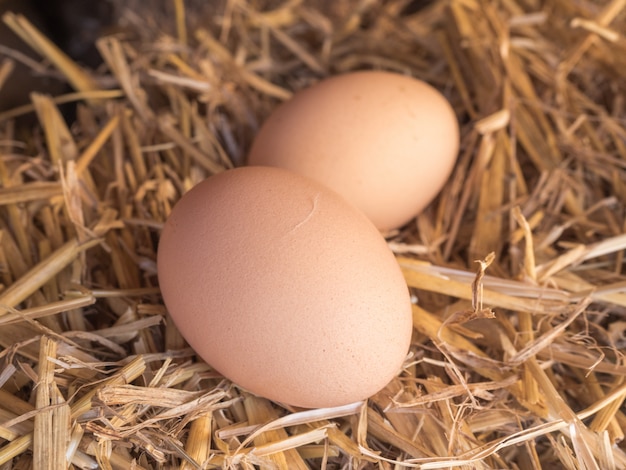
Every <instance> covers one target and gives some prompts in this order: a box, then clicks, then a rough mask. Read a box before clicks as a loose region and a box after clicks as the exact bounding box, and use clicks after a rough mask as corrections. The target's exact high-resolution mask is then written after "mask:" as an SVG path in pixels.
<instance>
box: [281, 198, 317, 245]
mask: <svg viewBox="0 0 626 470" xmlns="http://www.w3.org/2000/svg"><path fill="white" fill-rule="evenodd" d="M320 196H321V194H320V193H317V194H316V195H315V197H314V198H313V207H311V210H310V211H309V213H308V214H307V215H306V217H305V218H304V219H302V220H301V221H300V222H298V223H297V224H296V225H295V226H294V227H293V228H292V229H291V230H289V233H288V234H289V235H290V234H292V233H294V232H295V231H296V230H298V229H299V228H300V227H302V226H303V225H304V224H306V223H307V222H308V221H309V220H311V217H313V214H314V213H315V211H316V210H317V205H318V201H319V198H320Z"/></svg>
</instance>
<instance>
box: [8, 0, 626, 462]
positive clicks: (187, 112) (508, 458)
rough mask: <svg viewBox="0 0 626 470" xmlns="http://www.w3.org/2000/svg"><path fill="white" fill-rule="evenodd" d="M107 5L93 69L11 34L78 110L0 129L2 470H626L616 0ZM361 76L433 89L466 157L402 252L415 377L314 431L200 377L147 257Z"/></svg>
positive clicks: (405, 234)
mask: <svg viewBox="0 0 626 470" xmlns="http://www.w3.org/2000/svg"><path fill="white" fill-rule="evenodd" d="M117 3H118V5H117V7H118V26H117V29H116V33H115V34H113V35H111V36H109V37H105V38H102V39H100V41H99V42H98V49H99V51H100V53H101V55H102V57H103V59H104V62H105V64H104V66H103V67H101V68H100V69H98V70H97V71H96V70H84V69H82V68H80V67H79V66H78V65H77V64H75V63H74V62H72V60H71V59H69V58H68V57H67V56H66V55H65V54H63V53H62V52H61V51H60V50H58V49H57V48H55V47H54V46H53V45H52V44H51V43H50V42H49V41H48V40H47V39H46V38H45V36H43V35H41V34H40V33H38V32H37V31H36V30H35V29H34V27H33V26H32V25H31V24H30V23H29V22H28V21H27V20H26V19H25V18H23V17H20V16H16V15H11V14H9V15H5V17H4V20H5V22H7V23H8V24H9V25H10V26H11V27H12V28H14V29H16V31H18V32H19V34H20V36H21V37H22V38H23V39H24V40H25V42H26V43H28V44H31V45H32V47H33V48H34V49H35V50H36V51H37V52H38V53H40V54H41V55H42V61H41V62H33V63H32V64H31V65H32V67H33V68H36V69H37V70H38V71H39V72H41V71H42V70H43V71H48V72H49V73H51V68H54V70H55V72H54V73H58V74H61V75H63V76H64V77H65V79H66V81H67V82H68V83H70V84H71V85H72V86H73V88H74V90H75V92H74V93H71V94H67V95H64V96H57V97H48V96H45V95H42V94H33V95H32V102H31V104H29V105H27V106H23V107H21V108H16V109H13V110H8V111H5V112H3V113H1V114H0V181H1V184H0V185H1V188H0V284H1V285H2V286H1V290H0V306H1V307H0V345H1V347H2V349H1V352H0V466H1V468H3V469H9V468H16V469H17V468H30V466H31V465H34V468H50V469H52V468H55V469H56V468H63V467H64V463H65V462H70V464H69V465H71V468H84V469H89V468H105V469H128V468H137V469H142V468H145V469H148V468H180V469H185V470H187V469H196V468H218V467H222V468H253V467H255V466H258V467H260V468H285V469H287V468H288V469H298V468H329V469H330V468H381V469H391V468H405V467H408V468H422V469H437V468H466V469H489V468H494V469H495V468H519V469H538V468H568V469H595V468H597V469H606V470H609V469H621V468H626V452H625V448H624V440H623V439H624V432H625V430H626V415H625V414H624V413H625V411H626V410H624V408H623V403H624V399H625V398H626V383H625V382H624V377H625V375H626V363H625V361H624V354H623V351H624V346H625V345H626V333H625V331H626V320H624V315H625V314H626V275H625V273H624V253H625V250H626V235H624V232H625V231H626V112H625V103H624V96H626V80H625V78H624V71H625V70H626V59H625V58H626V38H625V37H624V34H623V31H626V0H612V1H608V2H600V1H592V0H588V1H580V2H571V1H569V0H558V1H557V0H555V1H554V2H549V3H548V2H546V4H545V5H544V6H543V7H540V6H539V5H540V3H541V2H537V1H534V0H506V1H501V2H491V1H487V0H463V1H461V0H459V1H442V2H432V3H430V4H429V5H427V6H423V8H419V7H420V4H422V3H424V4H426V3H429V2H418V1H416V2H409V1H403V0H390V1H386V2H375V1H362V2H350V1H348V0H345V1H338V2H327V1H319V2H302V1H297V0H296V1H293V0H291V1H284V2H278V1H276V2H267V4H265V3H264V2H246V1H244V0H228V1H224V2H194V1H191V0H188V1H187V2H183V1H182V0H177V1H173V2H171V3H170V2H157V1H153V2H139V1H133V0H129V1H126V2H121V1H119V2H117ZM204 3H207V5H204ZM13 60H14V59H12V58H11V56H8V57H7V59H6V60H3V62H2V64H1V65H2V68H1V69H0V82H2V81H4V80H6V79H7V76H9V74H11V73H12V70H13V68H12V63H13V62H12V61H13ZM31 62H32V61H31ZM359 68H383V69H387V70H393V71H397V72H400V73H411V74H412V75H414V76H416V77H419V78H422V79H424V80H427V81H429V82H430V83H432V84H434V85H435V86H436V87H438V88H439V89H440V90H441V91H442V92H443V93H445V94H446V96H447V97H448V98H449V99H450V101H451V103H452V104H453V106H454V108H455V110H456V111H457V114H458V117H459V119H460V121H461V123H462V149H461V153H460V156H459V160H458V164H457V166H456V168H455V171H454V173H453V175H452V177H451V178H450V180H449V182H448V184H447V185H446V187H445V188H444V190H443V191H442V193H441V195H440V196H439V197H438V199H437V200H436V201H435V202H434V203H433V204H432V205H431V206H430V207H429V208H428V209H427V210H426V211H424V212H423V213H422V214H420V215H419V216H418V217H417V219H416V220H415V222H413V223H411V224H409V225H408V226H407V227H405V228H403V229H402V230H399V231H397V232H396V233H394V234H392V236H391V237H390V239H389V244H390V247H392V249H393V250H394V251H395V252H396V253H397V255H398V261H399V263H400V266H401V267H402V270H403V272H404V274H405V277H406V280H407V283H408V284H409V286H410V287H411V289H412V291H413V294H414V297H415V298H416V299H417V303H416V304H415V305H414V307H413V308H414V325H415V334H414V339H413V345H412V348H411V356H410V357H408V358H407V361H406V363H405V366H404V369H403V371H402V373H401V374H400V376H399V377H398V378H397V379H395V380H394V381H393V382H392V383H390V384H389V385H388V386H387V387H386V388H385V389H384V390H383V391H381V392H380V393H378V394H377V395H376V396H374V397H371V398H370V400H368V401H367V402H364V403H356V404H353V405H347V406H344V407H340V408H335V409H322V410H298V409H293V408H290V407H286V406H281V405H280V404H276V403H270V402H269V401H267V400H265V399H263V398H259V397H255V396H252V395H250V394H249V393H247V392H245V391H244V390H241V389H239V388H237V387H236V386H233V385H232V384H231V383H229V382H228V381H226V380H224V379H223V378H222V377H221V376H219V374H217V373H216V372H214V371H213V370H212V369H211V368H210V367H208V366H207V365H206V364H204V363H203V362H201V361H199V360H198V359H197V358H196V357H195V355H194V354H193V351H191V350H190V349H189V348H188V347H187V346H186V345H185V343H184V341H183V340H182V338H181V337H180V334H179V333H178V332H177V331H176V329H175V327H174V326H173V324H172V321H171V319H170V318H169V316H168V314H167V312H166V311H165V309H164V307H163V305H162V302H161V299H160V297H159V291H158V286H157V284H156V276H155V274H156V270H155V249H156V244H157V240H158V235H159V232H160V229H161V227H162V224H163V222H164V221H165V219H166V218H167V216H168V214H169V212H170V210H171V208H172V206H173V204H174V203H175V201H176V200H177V199H178V198H179V197H180V195H181V194H182V193H184V192H185V191H186V190H188V189H189V188H190V187H192V186H193V185H194V184H195V183H197V182H198V181H200V180H202V179H203V178H205V177H207V176H208V175H210V174H211V173H215V172H218V171H222V170H225V169H227V168H231V167H233V166H237V165H240V164H242V163H243V161H244V158H245V152H246V150H247V148H248V146H249V144H250V142H251V139H252V137H253V136H254V133H255V132H256V130H257V129H258V126H259V123H260V122H262V120H263V119H264V118H265V117H266V116H267V115H268V114H269V113H270V112H271V110H272V109H273V108H274V107H275V106H276V105H277V103H279V102H280V101H282V100H285V99H287V98H288V97H289V96H291V94H292V93H293V92H294V91H295V90H297V89H300V88H303V87H305V86H307V85H309V84H311V83H314V82H315V81H317V80H319V79H320V78H322V77H324V76H327V75H332V74H336V73H341V72H345V71H348V70H353V69H359ZM68 102H69V103H77V112H76V120H75V122H71V123H66V121H65V119H64V118H63V116H62V114H61V112H60V111H59V106H60V104H62V103H68ZM32 113H36V116H37V119H38V123H39V125H38V126H37V127H36V128H33V129H30V132H29V133H28V136H27V137H26V138H23V139H22V138H20V136H21V135H23V133H18V132H17V130H16V128H15V126H14V125H13V123H12V121H11V119H12V118H15V117H18V116H21V115H24V114H32Z"/></svg>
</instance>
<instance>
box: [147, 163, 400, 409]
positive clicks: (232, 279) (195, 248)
mask: <svg viewBox="0 0 626 470" xmlns="http://www.w3.org/2000/svg"><path fill="white" fill-rule="evenodd" d="M157 265H158V275H159V283H160V287H161V291H162V294H163V299H164V301H165V304H166V306H167V309H168V311H169V312H170V314H171V316H172V318H173V320H174V322H175V323H176V325H177V327H178V328H179V330H180V332H181V333H182V335H183V336H184V337H185V339H186V340H187V341H188V342H189V344H190V345H191V346H192V347H193V348H194V350H195V351H196V352H197V353H198V355H200V356H201V357H202V358H203V359H204V360H205V361H206V362H207V363H208V364H210V365H212V366H213V367H214V368H215V369H216V370H218V371H219V372H221V373H222V374H223V375H224V376H226V377H227V378H229V379H231V380H232V381H233V382H235V383H237V384H238V385H240V386H242V387H243V388H245V389H248V390H249V391H251V392H253V393H255V394H258V395H262V396H265V397H267V398H270V399H272V400H275V401H278V402H283V403H287V404H290V405H295V406H301V407H328V406H335V405H342V404H347V403H351V402H355V401H358V400H361V399H365V398H367V397H368V396H370V395H372V394H374V393H376V392H377V391H379V390H380V389H382V388H383V387H384V386H385V385H386V384H387V383H388V382H389V381H390V380H391V379H392V378H393V377H394V376H395V375H396V374H398V373H399V371H400V369H401V366H402V363H403V360H404V359H405V357H406V354H407V351H408V347H409V342H410V337H411V331H412V320H411V306H410V298H409V293H408V289H407V286H406V283H405V281H404V278H403V276H402V273H401V271H400V269H399V267H398V264H397V262H396V260H395V258H394V256H393V254H392V253H391V251H390V250H389V249H388V247H387V245H386V243H385V240H384V239H383V238H382V236H381V235H380V233H379V232H378V230H377V229H376V228H375V227H374V225H373V224H372V223H371V222H370V221H369V220H368V219H367V218H366V217H365V216H364V215H363V214H362V213H361V212H360V211H358V210H356V209H355V208H354V207H353V206H351V205H350V204H348V203H347V202H345V201H344V200H343V198H341V197H340V196H339V195H337V194H336V193H334V192H333V191H331V190H329V189H327V188H325V187H324V186H322V185H320V184H319V183H317V182H315V181H312V180H310V179H308V178H305V177H303V176H300V175H297V174H295V173H291V172H288V171H286V170H283V169H278V168H269V167H245V168H238V169H235V170H230V171H227V172H224V173H220V174H218V175H216V176H212V177H210V178H209V179H207V180H205V181H203V182H202V183H200V184H198V185H197V186H195V187H194V188H193V189H191V190H190V191H189V192H188V193H187V194H185V195H184V196H183V197H182V199H181V200H180V201H179V202H178V203H177V204H176V206H175V207H174V209H173V211H172V214H171V215H170V217H169V219H168V220H167V223H166V224H165V227H164V229H163V233H162V236H161V240H160V242H159V250H158V260H157Z"/></svg>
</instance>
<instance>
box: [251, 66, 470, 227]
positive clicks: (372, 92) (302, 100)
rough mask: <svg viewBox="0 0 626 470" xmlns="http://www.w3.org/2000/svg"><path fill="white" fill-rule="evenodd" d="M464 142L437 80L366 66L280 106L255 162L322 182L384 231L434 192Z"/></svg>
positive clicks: (261, 136) (255, 149) (260, 137)
mask: <svg viewBox="0 0 626 470" xmlns="http://www.w3.org/2000/svg"><path fill="white" fill-rule="evenodd" d="M458 148H459V128H458V123H457V119H456V117H455V114H454V111H453V110H452V107H451V106H450V104H449V103H448V101H447V100H446V99H445V97H444V96H443V95H442V94H441V93H439V92H438V91H437V90H436V89H435V88H433V87H431V86H430V85H428V84H427V83H425V82H423V81H420V80H416V79H414V78H411V77H409V76H404V75H400V74H395V73H390V72H381V71H361V72H353V73H348V74H344V75H338V76H335V77H332V78H329V79H326V80H322V81H321V82H319V83H317V84H315V85H313V86H311V87H310V88H307V89H304V90H302V91H300V92H298V93H296V94H295V95H294V97H293V98H292V99H291V100H289V101H287V102H285V103H283V104H282V105H280V106H278V108H277V109H276V110H275V111H274V112H273V113H272V114H271V115H270V117H269V118H268V119H267V121H266V122H265V123H264V124H263V126H262V127H261V129H260V131H259V133H258V134H257V136H256V138H255V139H254V142H253V143H252V147H251V149H250V152H249V155H248V162H249V164H250V165H268V166H276V167H282V168H287V169H289V170H292V171H295V172H298V173H300V174H303V175H305V176H308V177H310V178H313V179H315V180H317V181H319V182H321V183H323V184H324V185H326V186H328V187H330V188H332V189H334V190H335V191H337V192H338V193H340V194H341V195H342V196H344V197H345V198H346V199H347V200H348V201H350V202H352V203H353V204H354V205H356V206H357V207H358V208H359V209H361V210H362V211H363V212H364V213H365V214H366V215H367V216H368V217H369V218H370V219H371V220H372V221H373V222H374V224H375V225H376V226H377V227H378V228H379V229H381V230H383V231H384V230H389V229H393V228H397V227H399V226H401V225H403V224H405V223H406V222H408V221H409V220H410V219H411V218H412V217H414V216H415V215H416V214H418V213H419V212H420V211H422V210H423V209H424V208H425V207H426V206H427V205H428V204H429V203H430V202H431V201H432V200H433V198H434V197H435V196H436V195H437V194H438V193H439V191H440V190H441V188H442V186H443V185H444V183H445V181H446V180H447V178H448V177H449V175H450V173H451V171H452V168H453V166H454V163H455V160H456V156H457V152H458Z"/></svg>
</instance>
